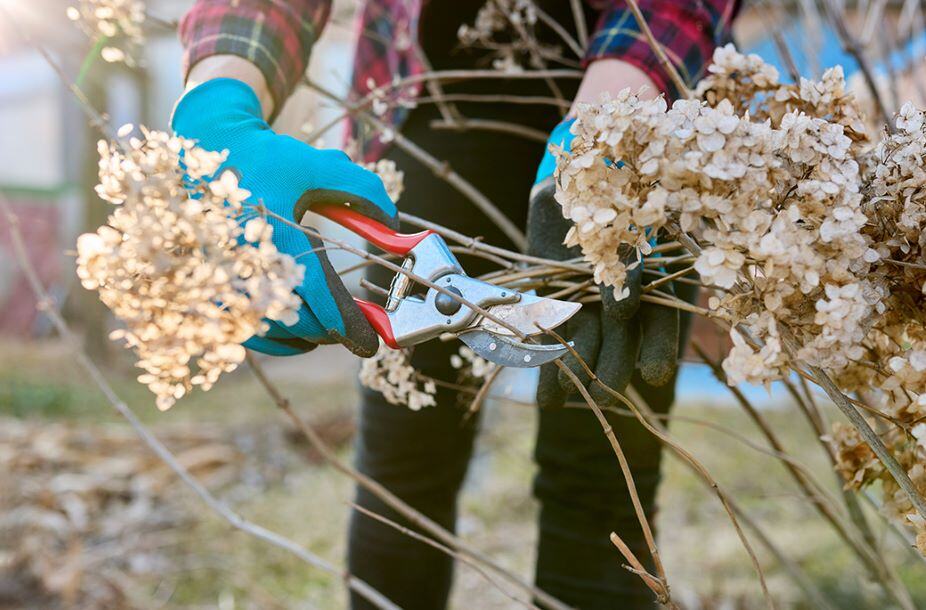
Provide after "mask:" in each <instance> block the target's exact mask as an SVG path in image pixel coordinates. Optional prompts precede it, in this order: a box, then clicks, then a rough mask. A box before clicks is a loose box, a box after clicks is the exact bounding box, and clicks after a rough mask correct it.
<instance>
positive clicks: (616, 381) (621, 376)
mask: <svg viewBox="0 0 926 610" xmlns="http://www.w3.org/2000/svg"><path fill="white" fill-rule="evenodd" d="M574 122H575V119H567V120H565V121H563V122H562V123H560V124H559V125H557V126H556V128H555V129H554V130H553V131H552V132H551V133H550V138H549V139H548V140H547V150H546V152H545V153H544V156H543V159H542V160H541V161H540V166H539V167H538V169H537V179H536V181H535V182H534V187H533V188H532V189H531V199H530V208H529V210H528V216H527V242H528V252H529V253H530V254H532V255H535V256H541V257H544V258H552V259H554V260H566V259H569V258H575V257H577V256H580V255H581V254H582V253H581V250H580V249H579V248H577V247H574V248H567V247H566V246H565V245H563V240H564V239H565V237H566V232H567V231H568V230H569V227H570V224H571V223H570V221H569V220H568V219H566V218H563V214H562V209H561V208H560V206H559V204H558V203H557V202H556V200H555V199H554V198H553V195H554V193H555V192H556V185H555V183H554V178H553V172H554V170H555V169H556V159H555V157H554V156H553V155H552V154H551V153H550V150H549V148H550V145H551V144H555V145H557V146H562V147H563V148H564V149H565V150H566V151H569V150H570V145H571V143H572V138H573V135H572V133H571V132H570V128H571V127H572V124H573V123H574ZM634 256H635V253H634V252H632V251H628V252H627V255H626V258H625V259H624V260H625V262H628V263H629V262H630V261H631V260H633V257H634ZM642 277H643V266H642V265H638V266H637V267H635V268H634V269H633V270H632V271H629V272H628V273H627V283H626V286H627V287H628V288H629V289H630V294H629V296H627V297H625V298H624V299H621V300H620V301H616V300H615V299H614V292H613V290H612V289H611V288H608V287H604V286H602V287H601V303H600V304H598V303H590V304H586V305H583V307H582V309H581V310H579V313H577V314H576V315H575V316H573V317H572V318H571V319H570V320H569V321H568V322H566V324H565V325H564V326H563V327H562V328H561V329H560V331H559V334H560V335H561V336H563V338H565V339H566V340H567V341H570V340H571V341H573V342H574V344H575V350H576V352H577V353H578V354H579V355H580V356H582V358H583V359H584V360H585V361H586V363H588V365H589V367H590V368H591V369H592V370H593V371H595V375H596V376H597V377H598V378H599V379H601V381H602V382H603V383H605V384H606V385H608V386H610V387H611V388H613V389H615V390H618V391H623V390H624V388H625V387H626V386H627V384H628V383H629V382H630V379H631V377H632V376H633V373H634V371H635V369H636V368H637V366H638V364H639V367H640V373H641V375H642V378H643V380H644V381H645V382H647V383H649V384H650V385H654V386H659V385H663V384H665V383H667V382H668V381H670V380H671V379H672V378H673V376H674V374H675V370H676V366H677V362H678V337H679V316H678V310H677V309H674V308H671V307H662V306H659V305H652V304H643V305H642V306H641V303H640V292H641V280H642ZM662 288H663V289H664V290H666V291H671V290H672V287H671V286H670V285H668V284H667V285H665V286H663V287H662ZM563 363H564V364H565V365H567V366H568V367H569V368H570V369H572V371H573V372H574V373H575V374H576V375H577V376H578V378H579V379H580V380H581V381H582V382H583V383H584V384H585V385H586V386H587V387H588V390H589V392H590V393H591V395H592V398H594V399H595V401H596V402H597V403H598V404H599V405H608V406H614V405H616V404H617V400H616V399H615V398H614V397H613V396H612V395H611V394H609V393H607V392H606V391H605V390H603V389H602V388H601V387H599V386H598V384H590V383H589V382H590V381H591V379H590V378H589V376H588V375H587V374H586V373H585V371H584V369H583V368H582V366H580V365H579V363H578V362H577V361H576V359H575V358H574V357H573V356H572V355H571V354H569V355H566V356H565V357H564V358H563ZM574 392H575V388H574V387H573V384H572V381H571V380H570V379H569V377H568V376H567V375H566V374H565V373H564V372H562V371H560V370H559V369H558V367H557V366H556V364H555V363H551V364H547V365H544V366H543V367H541V369H540V382H539V384H538V386H537V404H538V405H540V406H541V407H559V406H562V405H563V403H565V401H566V399H567V397H568V396H569V394H572V393H574Z"/></svg>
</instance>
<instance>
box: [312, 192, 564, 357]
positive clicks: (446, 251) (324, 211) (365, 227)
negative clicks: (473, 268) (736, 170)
mask: <svg viewBox="0 0 926 610" xmlns="http://www.w3.org/2000/svg"><path fill="white" fill-rule="evenodd" d="M312 211H313V212H316V213H318V214H320V215H321V216H324V217H325V218H328V219H329V220H332V221H334V222H336V223H338V224H339V225H341V226H343V227H344V228H346V229H348V230H350V231H352V232H353V233H355V234H357V235H359V236H360V237H362V238H363V239H365V240H366V241H368V242H370V243H371V244H373V245H375V246H376V247H378V248H380V249H382V250H384V251H386V252H389V253H391V254H395V255H398V256H402V257H404V259H403V261H402V264H401V268H402V269H403V270H404V271H405V272H406V273H407V274H408V275H406V273H399V274H397V275H396V276H395V277H394V278H393V280H392V285H391V286H390V288H389V295H388V297H387V299H386V304H385V306H382V305H378V304H376V303H372V302H370V301H365V300H363V299H359V298H354V301H355V302H356V303H357V306H358V307H359V308H360V310H361V311H362V312H363V315H364V316H365V317H366V319H367V321H369V323H370V325H371V326H372V327H373V329H374V330H375V331H376V333H377V334H378V335H379V336H380V337H381V338H382V340H383V342H384V343H385V344H386V345H388V346H389V347H391V348H393V349H399V348H403V347H410V346H413V345H417V344H419V343H423V342H425V341H429V340H431V339H436V338H438V337H440V336H441V335H443V334H445V333H450V334H453V335H456V336H457V337H458V338H459V339H460V340H461V341H463V342H464V343H465V344H466V345H468V346H469V347H470V348H471V349H472V350H473V351H474V352H475V353H476V354H478V355H479V356H481V357H483V358H485V359H486V360H489V361H490V362H494V363H496V364H499V365H501V366H510V367H520V368H524V367H534V366H540V365H542V364H546V363H548V362H551V361H553V360H556V359H557V358H559V357H560V356H563V355H564V354H565V353H566V352H567V351H568V349H567V348H566V347H565V346H563V345H556V344H553V345H541V344H539V343H526V342H524V341H522V339H521V337H520V336H519V335H518V334H517V333H521V335H523V336H524V337H532V336H535V335H539V334H541V333H542V332H543V330H544V329H549V328H555V327H557V326H559V325H560V324H562V323H563V322H565V321H566V320H568V319H569V318H571V317H572V316H573V315H575V313H576V312H577V311H579V308H580V307H581V304H579V303H572V302H568V301H560V300H557V299H549V298H544V297H538V296H534V295H530V294H525V293H521V292H518V291H516V290H512V289H511V288H503V287H499V286H494V285H492V284H490V283H488V282H483V281H480V280H477V279H474V278H471V277H469V276H468V275H466V272H465V271H464V270H463V268H462V267H461V266H460V263H459V262H458V261H457V259H456V257H455V256H454V255H453V253H452V252H451V251H450V248H449V247H448V246H447V243H446V242H445V241H444V239H443V237H441V236H440V235H439V234H438V233H436V232H434V231H432V230H426V231H422V232H420V233H410V234H405V233H397V232H395V231H393V230H392V229H390V228H389V227H387V226H385V225H383V224H381V223H379V222H377V221H376V220H373V219H371V218H369V217H367V216H364V215H362V214H360V213H358V212H356V211H354V210H352V209H351V208H350V207H347V206H342V205H323V206H314V207H313V208H312ZM410 276H415V277H418V278H422V279H424V280H425V281H427V282H429V283H430V284H431V286H424V285H423V284H419V283H418V282H416V281H415V280H413V279H412V277H410ZM434 286H439V287H440V290H438V289H436V288H434ZM425 289H426V290H425ZM422 290H425V292H424V293H423V294H422V292H421V291H422ZM469 304H472V305H474V306H476V307H478V308H480V309H482V310H483V311H484V312H485V313H487V314H489V315H490V316H491V317H492V318H495V319H494V320H493V319H490V318H488V317H486V316H484V315H482V314H481V313H480V312H477V311H476V310H474V309H472V308H471V307H470V306H469ZM500 322H501V323H500ZM513 330H516V331H517V333H516V332H513Z"/></svg>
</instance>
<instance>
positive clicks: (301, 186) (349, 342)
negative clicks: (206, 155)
mask: <svg viewBox="0 0 926 610" xmlns="http://www.w3.org/2000/svg"><path fill="white" fill-rule="evenodd" d="M171 127H172V128H173V130H174V132H175V133H177V134H178V135H180V136H183V137H185V138H190V139H193V140H197V141H198V143H199V146H201V147H202V148H205V149H206V150H215V151H220V150H226V149H227V150H228V151H229V154H228V160H227V161H226V163H225V164H224V165H223V166H222V168H221V169H220V170H219V171H220V172H221V171H223V170H224V169H227V168H233V169H235V170H236V171H237V172H238V173H239V174H240V182H239V184H240V186H241V188H244V189H247V190H249V191H250V192H251V193H252V196H251V198H250V199H249V201H248V203H252V204H255V205H257V204H262V205H264V206H265V207H266V208H267V209H269V210H270V211H272V212H273V213H275V214H279V215H280V216H282V217H284V218H286V219H287V220H290V221H294V222H296V223H299V222H300V221H301V220H302V216H303V214H305V212H306V211H307V210H308V209H309V208H310V207H312V206H313V205H315V204H326V203H334V204H344V203H350V205H351V207H352V208H353V209H355V210H357V211H360V212H361V213H363V214H366V215H368V216H370V217H372V218H375V219H376V220H378V221H380V222H382V223H384V224H386V225H389V226H392V227H395V226H396V225H397V220H396V216H397V210H396V207H395V204H393V202H392V200H390V199H389V196H388V195H387V194H386V189H385V188H384V186H383V183H382V181H381V180H380V179H379V177H378V176H376V174H374V173H372V172H370V171H367V170H365V169H363V168H362V167H360V166H359V165H356V164H354V163H352V162H351V161H350V159H349V158H348V157H347V155H346V154H344V153H343V152H341V151H339V150H318V149H315V148H312V147H311V146H309V145H307V144H305V143H303V142H300V141H299V140H297V139H295V138H291V137H289V136H285V135H279V134H277V133H275V132H274V131H273V130H272V129H270V125H268V124H267V122H266V121H265V120H264V119H263V114H262V112H261V106H260V102H259V101H258V99H257V96H256V95H255V93H254V91H253V90H252V89H251V88H250V87H249V86H248V85H246V84H245V83H243V82H241V81H239V80H235V79H230V78H216V79H213V80H208V81H206V82H204V83H202V84H201V85H198V86H197V87H195V88H193V89H191V90H190V91H189V92H187V93H186V94H185V95H184V96H183V97H182V98H181V99H180V101H179V102H177V106H176V107H175V108H174V114H173V117H172V118H171ZM268 221H269V222H270V224H271V225H272V226H273V243H274V245H275V246H276V247H277V248H278V249H279V250H280V251H281V252H284V253H286V254H289V255H291V256H293V257H295V258H296V261H297V262H298V263H300V264H302V265H304V266H305V275H304V279H303V281H302V284H301V285H300V286H299V287H297V288H296V289H295V292H296V293H297V294H298V295H299V296H300V297H301V298H302V300H303V304H302V306H301V307H300V309H299V321H298V322H297V323H296V324H294V325H292V326H284V325H283V324H281V323H279V322H273V321H270V330H269V331H268V332H267V333H266V335H265V336H263V337H258V336H254V337H251V338H250V339H248V341H247V342H245V344H244V345H245V347H248V348H250V349H254V350H257V351H260V352H264V353H266V354H273V355H277V356H285V355H291V354H299V353H302V352H306V351H308V350H310V349H313V348H314V347H315V346H316V345H317V344H320V343H343V344H344V345H345V346H346V347H347V348H348V349H350V350H351V351H352V352H354V353H355V354H358V355H360V356H371V355H373V354H374V353H375V352H376V349H377V347H378V345H379V340H378V338H377V335H376V332H375V331H374V330H373V328H372V327H371V326H370V324H369V323H368V322H367V321H366V318H364V316H363V314H362V313H361V312H360V310H359V309H358V308H357V306H356V305H355V304H354V301H353V299H352V298H351V295H350V293H348V292H347V289H345V288H344V285H343V284H342V283H341V280H340V278H338V276H337V274H336V273H335V271H334V269H333V268H332V266H331V263H330V262H329V261H328V257H327V255H326V254H325V251H324V250H322V249H320V248H321V246H322V244H321V241H320V240H318V239H316V238H313V237H309V236H307V235H306V234H305V233H303V232H302V231H300V230H299V229H297V228H295V227H292V226H289V225H287V224H285V223H284V222H282V221H280V220H278V219H275V218H268Z"/></svg>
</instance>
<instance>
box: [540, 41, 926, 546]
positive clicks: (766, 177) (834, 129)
mask: <svg viewBox="0 0 926 610" xmlns="http://www.w3.org/2000/svg"><path fill="white" fill-rule="evenodd" d="M696 95H697V99H693V100H684V101H678V102H676V103H674V104H673V105H672V107H671V108H669V107H667V105H666V103H665V102H664V101H662V100H659V99H657V100H652V101H641V100H640V99H638V98H637V96H635V95H633V94H632V92H630V91H623V92H621V94H620V95H618V96H617V97H616V98H615V99H607V100H603V101H602V103H601V104H597V105H588V106H585V107H581V108H580V109H579V116H578V120H577V122H576V123H575V126H574V127H573V132H574V133H575V134H576V138H575V139H574V140H573V143H572V153H571V154H565V153H563V152H561V151H560V152H559V154H558V156H559V160H558V169H557V181H558V192H557V200H558V201H559V202H560V204H561V205H562V208H563V214H564V216H565V217H567V218H570V219H571V220H572V221H573V222H574V226H573V227H572V229H571V230H570V232H569V234H568V235H567V243H568V244H569V245H576V246H580V247H581V249H582V252H583V255H584V256H585V258H586V259H587V260H588V261H589V263H591V264H592V265H593V269H594V276H595V279H596V280H597V281H599V282H602V283H605V284H608V285H611V286H614V287H615V288H616V289H618V293H619V294H620V289H621V288H622V287H623V282H624V281H625V276H626V267H625V266H624V264H623V263H622V262H621V260H620V258H619V256H618V251H619V249H620V248H621V247H626V246H628V245H629V246H632V247H636V248H637V249H638V250H639V251H640V252H641V253H643V254H646V253H647V251H648V248H649V244H648V243H647V232H648V231H658V230H666V231H668V232H670V233H677V232H678V231H684V232H686V233H687V234H688V235H690V236H691V237H693V238H694V239H695V240H696V241H697V242H698V244H699V245H700V247H701V250H700V252H699V253H698V254H697V257H696V261H695V264H694V270H695V271H696V272H697V273H698V275H699V277H700V281H701V283H702V284H703V285H705V286H708V287H709V288H711V289H712V291H713V292H714V296H713V297H712V298H711V301H710V307H711V309H712V310H713V311H714V314H715V315H718V316H719V317H723V318H725V319H727V320H728V321H729V322H730V323H731V328H732V330H731V335H732V339H733V348H732V349H731V351H730V353H729V355H728V356H727V358H726V359H725V360H724V362H723V368H724V370H725V372H726V374H727V378H728V381H729V382H730V383H733V384H735V383H739V382H750V383H758V384H768V383H770V382H771V381H773V380H776V379H780V378H782V377H783V376H785V375H787V374H788V373H789V370H790V368H792V367H793V366H794V364H795V363H793V362H791V360H790V357H789V355H788V350H786V349H785V347H784V344H783V339H782V329H787V330H788V332H789V334H790V335H792V336H793V337H794V338H795V340H796V343H797V344H796V346H795V347H796V348H797V353H796V356H797V358H798V359H799V360H801V361H803V362H805V363H809V364H812V365H816V366H819V367H821V368H823V369H824V370H825V371H827V372H828V373H829V374H831V375H832V376H833V377H834V378H835V379H836V381H837V383H838V384H839V387H840V389H841V390H842V391H844V392H859V393H860V394H861V395H862V396H863V397H864V398H865V400H866V401H867V402H868V403H869V405H870V406H871V407H873V408H874V409H876V410H877V411H878V412H880V413H881V414H882V415H881V417H879V418H878V420H877V422H873V425H874V426H875V427H876V429H878V430H879V436H880V437H881V438H882V440H883V441H884V442H885V444H886V445H887V446H888V448H889V449H890V450H891V451H892V453H893V454H894V456H895V458H896V459H897V460H898V462H899V463H900V464H901V465H902V466H903V467H904V468H905V469H906V471H907V473H908V474H909V476H910V478H911V479H912V480H913V482H914V484H915V485H916V486H917V487H918V488H919V489H920V491H921V493H926V424H923V423H922V422H921V419H923V418H924V417H926V252H924V245H926V237H924V236H926V169H924V163H923V159H926V114H924V113H923V112H922V111H920V110H918V109H916V108H915V107H913V106H912V105H911V104H907V105H905V106H904V107H903V108H902V109H901V111H900V112H899V113H898V116H897V117H896V119H895V121H896V125H895V126H896V131H895V132H893V133H891V134H889V135H888V134H885V135H884V136H883V138H882V139H881V141H880V142H877V143H876V144H875V145H874V146H872V145H871V142H870V141H869V140H868V137H867V135H866V133H865V128H864V118H863V115H862V113H861V112H860V111H859V108H858V105H857V104H856V102H855V101H854V99H853V98H852V96H851V95H850V94H849V93H848V92H847V89H846V86H845V82H844V79H843V73H842V70H841V68H839V67H836V68H833V69H830V70H828V71H827V72H826V73H825V74H824V75H823V77H822V79H821V80H819V81H811V80H807V79H802V80H801V81H800V82H799V83H797V84H782V83H780V82H779V80H778V74H777V72H776V71H775V70H774V69H773V68H771V67H770V66H768V65H766V64H765V63H764V62H763V61H762V60H761V58H759V57H757V56H752V55H751V56H745V55H741V54H740V53H738V52H737V51H736V50H735V49H734V48H733V47H732V46H727V47H723V48H719V49H717V51H716V52H715V55H714V63H713V65H712V66H711V67H710V69H709V74H708V76H707V77H706V78H705V79H704V80H703V81H702V82H701V83H700V84H699V86H698V87H697V89H696ZM618 161H619V162H618ZM875 424H876V425H875ZM828 440H829V442H831V443H832V444H833V446H834V449H835V451H836V454H837V456H838V460H839V461H838V465H837V469H838V470H839V472H840V473H841V474H842V475H843V477H844V479H845V481H846V485H847V486H849V487H853V488H860V487H863V486H866V485H870V484H872V483H874V482H879V483H880V484H881V486H882V489H883V503H884V510H885V511H886V512H887V513H888V514H890V515H891V516H893V517H895V518H897V519H898V520H900V521H901V522H904V523H905V524H907V525H909V526H912V527H913V528H914V529H915V530H916V533H917V537H916V543H917V546H918V547H919V549H920V551H921V552H924V553H926V522H924V520H923V519H921V518H919V516H918V515H917V513H916V511H915V509H914V507H913V506H912V504H911V503H910V501H909V500H908V499H907V495H906V494H905V493H903V492H902V490H900V488H899V487H898V486H897V484H896V482H895V481H894V479H893V477H892V476H891V475H890V474H889V473H888V472H887V471H886V469H885V468H884V467H883V465H882V464H881V462H880V461H879V460H877V458H875V456H874V454H873V453H872V451H871V449H870V448H869V447H868V446H867V445H865V443H864V442H863V441H862V440H861V437H860V436H858V433H857V432H856V431H855V429H854V428H850V427H847V426H836V427H835V428H834V430H833V434H832V435H831V436H830V437H829V438H828Z"/></svg>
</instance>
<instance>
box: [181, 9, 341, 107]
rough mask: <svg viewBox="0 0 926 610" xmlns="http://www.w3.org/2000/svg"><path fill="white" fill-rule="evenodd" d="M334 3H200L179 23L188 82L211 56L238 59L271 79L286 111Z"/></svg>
mask: <svg viewBox="0 0 926 610" xmlns="http://www.w3.org/2000/svg"><path fill="white" fill-rule="evenodd" d="M330 12H331V0H196V3H195V4H194V5H193V8H191V9H190V10H189V12H187V13H186V15H184V16H183V19H182V20H181V21H180V30H179V31H180V42H181V43H182V44H183V49H184V54H183V75H184V78H185V77H186V75H187V74H188V73H189V71H190V68H192V67H193V66H194V65H196V63H197V62H198V61H200V60H202V59H205V58H206V57H209V56H211V55H237V56H239V57H243V58H244V59H247V60H248V61H250V62H252V63H253V64H254V65H256V66H257V67H258V68H259V69H260V71H261V72H262V73H263V75H264V78H266V79H267V85H268V86H269V87H270V92H271V93H272V95H273V99H274V102H275V104H274V107H275V108H276V109H279V108H282V106H283V102H285V101H286V99H287V98H288V97H289V95H290V94H291V93H292V91H293V89H294V88H295V87H296V84H297V83H298V82H299V80H300V79H301V78H302V76H303V74H304V72H305V69H306V64H307V63H308V60H309V53H310V52H311V50H312V45H314V44H315V41H316V40H317V39H318V37H319V35H320V34H321V31H322V29H323V28H324V27H325V22H327V20H328V15H329V14H330Z"/></svg>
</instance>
